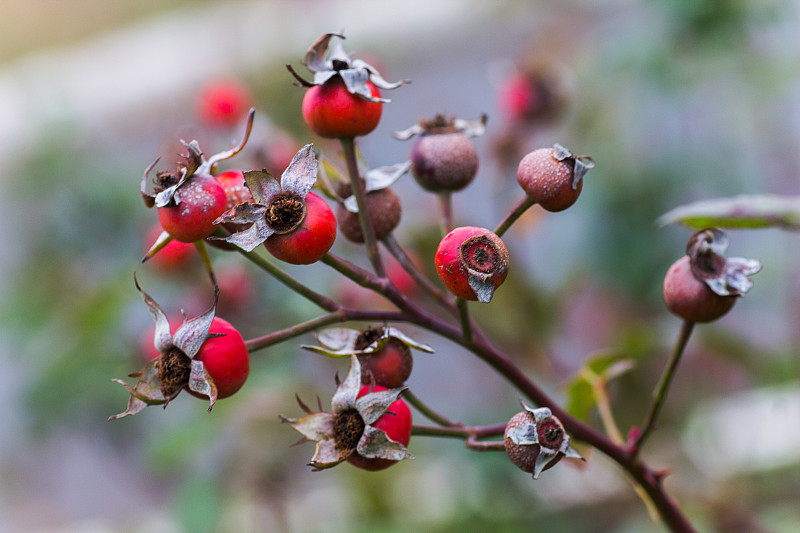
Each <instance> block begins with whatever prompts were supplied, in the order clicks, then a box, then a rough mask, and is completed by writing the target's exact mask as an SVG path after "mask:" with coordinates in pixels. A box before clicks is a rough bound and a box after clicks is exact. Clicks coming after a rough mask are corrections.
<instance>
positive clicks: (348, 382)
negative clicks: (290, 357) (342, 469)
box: [280, 355, 414, 470]
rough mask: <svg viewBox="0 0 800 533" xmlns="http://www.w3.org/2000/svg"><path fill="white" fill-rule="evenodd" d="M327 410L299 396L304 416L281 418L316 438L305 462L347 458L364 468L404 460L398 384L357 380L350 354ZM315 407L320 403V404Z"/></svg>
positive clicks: (404, 419) (405, 424)
mask: <svg viewBox="0 0 800 533" xmlns="http://www.w3.org/2000/svg"><path fill="white" fill-rule="evenodd" d="M336 382H337V387H336V392H335V393H334V395H333V399H332V400H331V412H330V413H326V412H313V411H312V410H311V409H310V408H309V407H308V406H307V405H306V404H305V403H303V402H302V401H301V400H300V399H299V398H298V399H297V401H298V403H299V404H300V408H301V409H303V411H305V412H306V413H308V415H307V416H305V417H303V418H287V417H285V416H281V417H280V418H281V420H282V421H283V422H285V423H287V424H289V425H290V426H292V427H293V428H294V429H295V430H297V431H298V432H299V433H300V434H301V435H303V440H301V441H300V442H304V441H314V442H316V443H317V446H316V450H315V452H314V456H313V457H312V458H311V462H310V463H309V465H310V466H312V467H313V468H314V470H323V469H325V468H331V467H334V466H336V465H338V464H339V463H342V462H343V461H345V460H347V461H349V462H350V463H351V464H353V465H355V466H357V467H359V468H363V469H365V470H381V469H384V468H387V467H389V466H392V465H393V464H395V463H397V462H398V461H402V460H404V459H413V458H414V457H413V456H412V455H411V454H410V453H408V449H407V446H408V443H409V441H410V439H411V411H410V409H409V408H408V406H407V405H406V403H405V402H404V401H403V400H402V399H400V398H399V397H400V394H401V393H402V392H403V388H391V389H386V388H384V387H378V386H374V387H370V386H362V385H361V365H360V363H359V361H358V358H357V357H356V356H355V355H352V356H350V370H349V372H348V373H347V377H346V378H345V380H344V381H343V382H341V383H340V382H339V380H338V377H337V380H336ZM320 409H321V408H320Z"/></svg>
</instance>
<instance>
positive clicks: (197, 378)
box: [188, 359, 218, 412]
mask: <svg viewBox="0 0 800 533" xmlns="http://www.w3.org/2000/svg"><path fill="white" fill-rule="evenodd" d="M188 387H189V390H190V391H193V392H197V393H199V394H204V395H206V396H208V399H209V405H208V411H209V412H211V408H212V407H214V404H215V403H216V402H217V396H218V392H217V384H216V383H214V379H213V378H212V377H211V374H209V373H208V370H206V367H205V365H204V364H203V362H202V361H197V360H196V359H193V360H192V370H191V373H190V374H189V385H188Z"/></svg>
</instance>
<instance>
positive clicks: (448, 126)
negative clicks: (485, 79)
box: [394, 115, 487, 192]
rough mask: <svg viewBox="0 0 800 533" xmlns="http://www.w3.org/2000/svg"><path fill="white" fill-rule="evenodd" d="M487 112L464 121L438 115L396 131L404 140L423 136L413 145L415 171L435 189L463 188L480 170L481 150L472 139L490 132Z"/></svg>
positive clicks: (425, 184)
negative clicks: (479, 154) (479, 153)
mask: <svg viewBox="0 0 800 533" xmlns="http://www.w3.org/2000/svg"><path fill="white" fill-rule="evenodd" d="M486 120H487V117H486V115H483V116H481V117H480V118H479V119H477V120H462V119H457V118H454V117H445V116H444V115H437V116H436V117H434V118H433V119H431V120H421V121H420V122H419V123H418V124H415V125H414V126H411V127H410V128H408V129H406V130H403V131H398V132H395V133H394V136H395V137H396V138H397V139H400V140H406V139H410V138H411V137H414V136H416V135H418V136H419V138H418V139H417V140H416V141H415V142H414V145H413V146H412V147H411V156H410V157H411V174H412V175H413V176H414V179H415V180H416V181H417V183H419V185H420V186H421V187H422V188H423V189H425V190H427V191H432V192H445V191H460V190H461V189H463V188H465V187H466V186H467V185H469V184H470V183H471V182H472V180H473V178H475V174H476V173H477V172H478V151H477V150H476V149H475V146H474V145H473V144H472V141H471V140H470V138H472V137H476V136H479V135H483V133H484V132H485V131H486Z"/></svg>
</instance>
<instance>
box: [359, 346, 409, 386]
mask: <svg viewBox="0 0 800 533" xmlns="http://www.w3.org/2000/svg"><path fill="white" fill-rule="evenodd" d="M358 360H359V361H360V363H361V382H362V383H370V382H373V383H375V384H376V385H380V386H382V387H386V388H388V389H394V388H397V387H402V386H403V384H404V383H405V382H406V380H407V379H408V377H409V376H410V375H411V368H412V366H413V365H414V359H413V358H412V356H411V349H410V348H409V347H408V346H406V345H405V344H403V342H402V341H400V340H398V339H394V338H392V339H390V340H389V342H387V343H386V345H385V346H384V347H383V348H381V349H380V350H378V351H376V352H372V353H368V354H360V355H359V356H358Z"/></svg>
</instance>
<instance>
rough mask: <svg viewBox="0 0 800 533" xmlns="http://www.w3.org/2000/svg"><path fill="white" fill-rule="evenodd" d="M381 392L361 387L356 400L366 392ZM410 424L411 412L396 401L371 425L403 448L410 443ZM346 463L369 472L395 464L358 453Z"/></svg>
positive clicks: (378, 388) (401, 402)
mask: <svg viewBox="0 0 800 533" xmlns="http://www.w3.org/2000/svg"><path fill="white" fill-rule="evenodd" d="M383 390H386V388H385V387H380V386H374V387H370V386H368V385H363V386H362V387H361V389H359V391H358V398H361V397H362V396H364V395H365V394H367V393H368V392H377V391H383ZM411 423H412V420H411V410H410V409H409V408H408V405H406V402H404V401H403V400H401V399H397V400H395V401H394V403H392V404H391V405H390V406H389V408H388V409H387V411H386V413H385V414H384V415H383V416H381V417H380V418H378V420H376V421H375V422H373V423H372V424H371V425H372V427H374V428H377V429H380V430H382V431H383V432H384V433H386V436H387V437H389V439H391V440H393V441H394V442H399V443H400V444H402V445H403V446H408V443H409V441H411ZM347 462H348V463H350V464H352V465H353V466H356V467H358V468H362V469H364V470H369V471H376V470H383V469H385V468H389V467H390V466H392V465H394V464H396V463H397V461H392V460H390V459H381V458H366V457H362V456H361V455H359V454H358V452H353V454H352V455H350V457H348V458H347Z"/></svg>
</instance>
